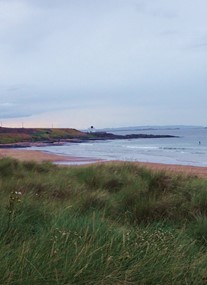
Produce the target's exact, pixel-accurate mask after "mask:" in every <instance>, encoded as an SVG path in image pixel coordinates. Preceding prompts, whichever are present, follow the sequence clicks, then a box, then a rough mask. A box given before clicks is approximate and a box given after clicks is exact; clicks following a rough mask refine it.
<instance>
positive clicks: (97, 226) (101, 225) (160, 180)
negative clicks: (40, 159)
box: [0, 158, 207, 285]
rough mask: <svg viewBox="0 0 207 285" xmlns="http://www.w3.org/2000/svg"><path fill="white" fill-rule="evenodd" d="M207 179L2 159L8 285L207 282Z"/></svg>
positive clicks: (1, 269) (0, 248) (1, 249)
mask: <svg viewBox="0 0 207 285" xmlns="http://www.w3.org/2000/svg"><path fill="white" fill-rule="evenodd" d="M206 201H207V181H206V180H202V179H196V178H192V177H184V176H170V175H168V174H166V173H164V172H159V173H155V172H151V171H149V170H147V169H144V168H140V167H137V166H136V165H134V164H132V163H120V164H113V163H111V164H106V165H92V166H84V167H67V168H64V167H57V166H54V165H52V164H48V163H46V164H36V163H33V162H25V163H20V162H18V161H16V160H11V159H8V158H6V159H2V160H0V203H1V207H0V260H1V262H0V284H2V285H3V284H9V285H11V284H15V285H20V284H21V285H28V284H35V285H42V284H51V285H53V284H65V285H66V284H81V285H82V284H94V285H95V284H97V285H98V284H103V285H105V284H106V285H108V284H109V285H110V284H113V285H120V284H125V285H126V284H150V285H151V284H206V280H207V272H206V268H207V267H206V266H207V251H206V245H207V218H206V214H207V208H206V206H205V205H206Z"/></svg>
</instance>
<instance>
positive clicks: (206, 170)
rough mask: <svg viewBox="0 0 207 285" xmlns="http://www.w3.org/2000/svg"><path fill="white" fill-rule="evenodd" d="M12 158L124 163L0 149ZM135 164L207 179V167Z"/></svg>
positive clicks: (35, 151) (39, 160)
mask: <svg viewBox="0 0 207 285" xmlns="http://www.w3.org/2000/svg"><path fill="white" fill-rule="evenodd" d="M2 157H12V158H16V159H18V160H20V161H28V160H32V161H36V162H43V161H49V162H62V163H63V164H64V162H66V163H67V165H68V166H70V163H71V164H72V163H76V162H77V164H78V163H81V162H82V163H86V164H90V163H94V162H97V163H123V162H121V161H112V162H111V161H102V160H100V159H90V158H84V157H72V156H61V155H56V154H50V153H45V152H42V151H37V150H23V149H0V158H2ZM132 163H133V164H136V165H139V166H142V167H147V168H149V169H151V170H154V171H166V172H171V173H176V174H184V175H191V176H198V177H206V178H207V167H199V166H190V165H174V164H161V163H150V162H132Z"/></svg>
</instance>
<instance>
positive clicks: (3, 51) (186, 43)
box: [0, 0, 207, 128]
mask: <svg viewBox="0 0 207 285" xmlns="http://www.w3.org/2000/svg"><path fill="white" fill-rule="evenodd" d="M206 11H207V1H206V0H196V1H195V0H168V1H167V0H104V1H103V0H0V121H1V122H2V123H1V124H2V125H3V126H21V124H22V123H23V124H24V126H25V127H30V126H37V127H51V126H52V125H53V126H54V127H75V128H87V127H89V126H90V125H94V126H95V127H97V128H101V127H118V126H138V125H166V124H168V125H169V124H172V125H173V124H193V125H206V124H207V111H206V106H207V17H206Z"/></svg>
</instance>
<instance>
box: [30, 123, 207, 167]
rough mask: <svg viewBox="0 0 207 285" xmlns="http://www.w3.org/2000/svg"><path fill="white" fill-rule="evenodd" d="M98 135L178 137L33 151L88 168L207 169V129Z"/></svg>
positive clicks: (126, 130)
mask: <svg viewBox="0 0 207 285" xmlns="http://www.w3.org/2000/svg"><path fill="white" fill-rule="evenodd" d="M96 131H101V132H103V131H106V132H110V133H113V134H119V135H126V134H152V135H173V136H175V137H170V138H143V139H127V140H126V139H124V140H121V139H119V140H103V141H87V142H81V143H65V144H64V145H62V146H55V145H54V146H45V147H31V148H30V149H34V150H41V151H44V152H47V153H55V154H58V155H64V156H73V157H75V156H76V157H83V158H85V159H84V160H85V161H77V162H64V163H63V162H59V163H62V164H84V163H87V159H88V160H90V159H101V160H106V161H111V160H120V161H140V162H155V163H164V164H179V165H192V166H203V167H206V166H207V127H203V126H145V127H143V126H138V127H124V128H108V129H100V130H96Z"/></svg>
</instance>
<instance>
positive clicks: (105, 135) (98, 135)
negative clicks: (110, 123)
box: [84, 132, 178, 140]
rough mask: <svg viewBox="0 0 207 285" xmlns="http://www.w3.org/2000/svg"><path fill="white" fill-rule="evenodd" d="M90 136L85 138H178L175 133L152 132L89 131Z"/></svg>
mask: <svg viewBox="0 0 207 285" xmlns="http://www.w3.org/2000/svg"><path fill="white" fill-rule="evenodd" d="M87 134H88V137H87V138H84V140H117V139H120V140H123V139H150V138H153V139H154V138H178V136H173V135H152V134H149V135H148V134H130V135H115V134H112V133H106V132H93V133H87Z"/></svg>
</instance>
